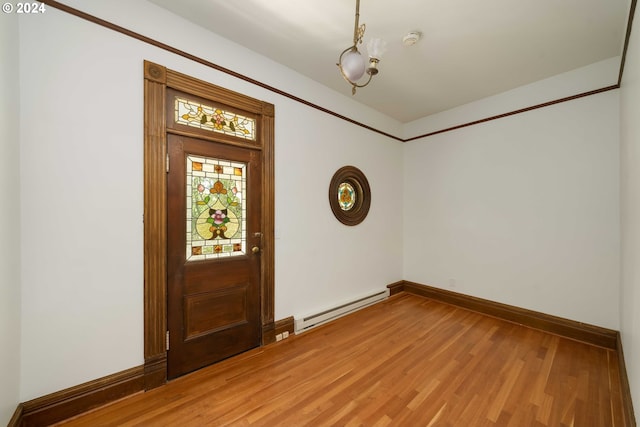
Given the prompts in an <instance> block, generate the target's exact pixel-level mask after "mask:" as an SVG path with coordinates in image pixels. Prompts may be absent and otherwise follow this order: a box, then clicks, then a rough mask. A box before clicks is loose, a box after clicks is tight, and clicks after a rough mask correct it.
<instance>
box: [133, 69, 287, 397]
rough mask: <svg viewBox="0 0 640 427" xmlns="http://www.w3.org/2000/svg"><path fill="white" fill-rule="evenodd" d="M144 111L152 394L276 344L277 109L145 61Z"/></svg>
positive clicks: (147, 347)
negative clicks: (239, 355) (187, 376)
mask: <svg viewBox="0 0 640 427" xmlns="http://www.w3.org/2000/svg"><path fill="white" fill-rule="evenodd" d="M144 105H145V108H144V188H145V192H144V260H145V262H144V358H145V363H144V387H145V390H150V389H152V388H155V387H158V386H160V385H162V384H164V383H165V382H166V380H167V378H173V377H176V376H178V375H181V374H182V373H186V372H189V371H192V370H195V369H198V368H199V367H201V366H205V365H207V364H210V363H213V362H215V361H217V360H220V359H223V358H225V357H228V356H231V355H233V354H236V353H238V352H242V351H244V350H247V349H249V348H252V347H255V346H259V345H265V344H268V343H271V342H275V322H274V267H275V256H274V249H275V248H274V238H275V235H274V227H275V220H274V213H275V206H274V166H275V164H274V120H275V119H274V115H275V111H274V106H273V104H270V103H268V102H265V101H260V100H258V99H254V98H251V97H248V96H246V95H242V94H240V93H237V92H233V91H230V90H228V89H224V88H221V87H219V86H216V85H212V84H210V83H207V82H204V81H202V80H198V79H195V78H193V77H190V76H187V75H185V74H181V73H178V72H176V71H173V70H170V69H167V68H165V67H163V66H161V65H158V64H154V63H152V62H148V61H145V63H144ZM169 157H170V158H169ZM189 168H190V169H189ZM198 169H202V170H198ZM190 171H191V172H193V173H191V172H190ZM196 178H198V179H196ZM242 179H246V182H244V183H243V181H242ZM218 182H220V183H218ZM243 185H244V187H243ZM169 187H170V188H169ZM207 197H208V198H207ZM243 209H244V210H243ZM243 221H244V222H243ZM254 247H255V248H256V250H258V252H257V253H254V252H253V248H254ZM167 334H169V339H167ZM168 341H170V342H168ZM168 344H170V345H168ZM169 365H171V366H169Z"/></svg>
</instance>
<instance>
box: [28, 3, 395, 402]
mask: <svg viewBox="0 0 640 427" xmlns="http://www.w3.org/2000/svg"><path fill="white" fill-rule="evenodd" d="M65 3H68V4H70V5H71V6H74V7H76V8H79V9H82V10H85V11H87V12H89V13H92V14H94V15H98V16H100V17H101V18H104V19H107V20H109V21H112V22H114V23H117V24H120V25H124V26H126V27H128V28H130V29H132V30H133V31H137V32H139V33H142V34H144V35H147V36H151V37H153V38H156V39H158V40H160V41H162V42H165V43H168V44H170V45H172V46H174V47H177V48H179V49H182V50H185V51H187V52H190V53H193V54H196V55H199V56H201V57H203V58H205V59H208V60H210V61H212V62H214V63H217V64H219V65H223V66H225V67H229V68H231V69H233V70H234V71H237V72H240V73H245V74H247V75H250V76H252V73H253V74H255V75H253V76H252V77H255V78H257V79H259V80H261V81H263V82H265V83H267V84H271V85H274V86H276V87H278V88H279V89H281V90H284V91H286V92H289V93H293V94H295V95H297V96H300V97H301V98H303V99H307V100H310V101H312V102H318V103H321V105H322V106H323V107H326V108H329V109H332V110H334V111H337V112H339V113H340V114H344V115H347V116H349V117H352V118H354V119H356V120H360V121H364V122H366V123H368V124H371V125H373V124H376V127H382V128H383V129H384V130H386V131H389V132H392V133H393V132H395V133H397V131H398V129H399V124H398V123H397V122H394V121H392V120H390V119H388V118H385V117H384V116H382V115H380V114H379V113H377V112H375V111H373V110H368V109H364V108H362V107H361V106H359V105H357V104H356V103H355V102H354V101H353V100H351V99H350V98H349V97H347V96H344V95H342V94H338V93H335V92H329V91H327V90H326V89H325V88H324V87H321V86H320V85H318V84H317V83H314V82H312V81H310V80H308V79H306V78H303V77H302V76H300V75H298V74H296V73H294V72H292V71H291V70H288V69H286V68H284V67H282V66H280V65H278V64H275V63H273V62H271V61H269V60H266V59H264V58H262V57H259V56H257V55H255V54H253V53H251V52H249V51H247V50H245V49H243V48H241V47H239V46H237V45H235V44H233V43H230V42H228V41H226V40H224V39H221V38H219V37H217V36H215V35H213V34H211V33H208V32H206V31H204V30H202V29H200V28H198V27H194V26H193V25H191V24H188V23H186V22H184V21H182V20H181V19H178V18H177V17H175V16H173V15H171V14H169V13H167V12H165V11H163V10H161V9H158V8H156V7H155V6H152V5H150V4H148V3H146V2H144V1H124V0H116V1H112V0H99V1H93V2H85V1H80V0H77V1H68V2H65ZM140 17H144V19H140ZM23 24H24V25H21V27H20V52H21V62H20V69H21V73H22V75H21V78H22V79H23V81H24V82H29V84H26V83H25V84H23V86H22V93H21V118H22V121H21V139H20V140H21V161H20V168H21V177H20V190H21V192H22V193H23V194H25V195H26V196H25V197H23V198H22V204H21V208H22V213H23V217H22V218H23V222H22V227H21V232H22V242H23V247H22V257H23V259H24V260H25V263H24V267H23V269H22V292H23V305H22V321H23V327H22V345H23V356H22V366H21V385H22V390H21V396H20V400H22V401H25V400H29V399H32V398H35V397H39V396H42V395H45V394H47V393H51V392H54V391H57V390H61V389H64V388H66V387H70V386H73V385H77V384H80V383H83V382H86V381H89V380H93V379H95V378H99V377H102V376H105V375H108V374H111V373H114V372H118V371H122V370H124V369H128V368H131V367H133V366H137V365H140V364H142V363H143V339H142V337H143V304H142V302H143V283H142V278H143V252H142V244H143V228H142V211H143V201H142V196H143V175H142V172H143V169H142V166H143V159H142V138H143V116H142V113H143V79H142V63H143V60H144V59H148V60H151V61H154V62H157V63H160V64H162V65H165V66H167V67H169V68H172V69H175V70H177V71H180V72H183V73H186V74H189V75H193V76H194V77H197V78H200V79H203V80H205V81H209V82H211V83H214V84H217V85H220V86H224V87H227V88H230V89H232V90H235V91H238V92H242V93H244V94H247V95H249V96H253V97H255V98H258V99H263V100H265V101H268V102H271V103H273V104H275V110H276V129H275V135H276V229H277V236H276V307H275V308H276V319H280V318H284V317H287V316H290V315H294V314H300V313H302V314H304V313H308V312H311V311H314V310H316V309H317V308H318V307H325V306H328V305H333V304H335V303H337V302H340V301H342V300H345V299H350V298H354V297H357V296H360V295H362V294H364V293H368V292H370V291H372V290H382V289H384V288H385V286H386V285H387V284H388V283H391V282H393V281H396V280H398V279H400V278H401V270H402V264H401V262H402V261H401V260H402V245H401V243H400V242H401V239H402V233H401V230H402V209H401V207H400V206H401V204H400V203H399V202H400V201H401V200H402V187H401V181H402V172H401V171H402V144H401V143H399V142H397V141H393V140H390V139H388V138H387V137H384V136H382V135H379V134H376V133H373V132H370V131H367V130H365V129H363V128H360V127H356V126H353V125H351V124H349V123H347V122H344V121H342V120H339V119H337V118H335V117H333V116H330V115H327V114H325V113H321V112H319V111H318V110H315V109H312V108H310V107H307V106H304V105H302V104H299V103H296V102H294V101H291V100H289V99H287V98H284V97H282V96H280V95H276V94H275V93H273V92H270V91H267V90H265V89H262V88H260V87H257V86H253V85H251V84H249V83H246V82H244V81H240V80H238V79H235V78H233V77H230V76H229V75H227V74H223V73H221V72H217V71H215V70H212V69H209V68H207V67H204V66H202V65H200V64H197V63H193V62H190V61H188V60H186V59H183V58H181V57H177V56H175V55H172V54H170V53H168V52H165V51H162V50H160V49H158V48H154V47H151V46H149V45H146V44H144V43H141V42H139V41H136V40H133V39H130V38H127V37H125V36H123V35H120V34H116V33H114V32H112V31H110V30H107V29H104V28H101V27H98V26H96V25H94V24H91V23H89V22H86V21H83V20H81V19H78V18H76V17H73V16H70V15H68V14H65V13H62V12H59V11H57V10H55V9H53V8H49V9H48V10H47V12H46V14H44V15H40V16H38V15H34V16H30V17H29V19H24V23H23ZM43 34H46V37H43ZM347 92H348V91H347ZM345 164H352V165H355V166H357V167H359V168H361V169H362V170H363V171H364V172H365V174H367V176H368V178H369V181H370V184H371V187H372V192H373V195H372V205H371V210H370V213H369V216H368V217H367V219H366V220H365V221H364V222H363V223H362V224H361V225H358V226H356V227H351V228H350V227H345V226H343V225H342V224H340V223H339V222H338V221H337V220H335V219H334V218H333V215H332V213H331V210H330V207H329V202H328V200H327V190H328V185H329V181H330V179H331V176H332V175H333V173H334V172H335V171H336V170H337V169H338V168H339V167H341V166H343V165H345ZM390 210H392V212H393V213H394V214H395V221H393V222H390V221H389V211H390Z"/></svg>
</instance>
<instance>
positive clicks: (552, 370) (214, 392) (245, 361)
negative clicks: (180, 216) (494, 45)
mask: <svg viewBox="0 0 640 427" xmlns="http://www.w3.org/2000/svg"><path fill="white" fill-rule="evenodd" d="M621 399H622V398H621V392H620V378H619V370H618V359H617V356H616V353H615V351H612V350H608V349H604V348H600V347H596V346H593V345H588V344H585V343H581V342H577V341H572V340H569V339H565V338H561V337H558V336H555V335H551V334H548V333H544V332H541V331H538V330H534V329H530V328H527V327H523V326H520V325H516V324H513V323H509V322H505V321H501V320H498V319H494V318H491V317H487V316H484V315H481V314H478V313H475V312H471V311H467V310H464V309H461V308H457V307H455V306H451V305H447V304H443V303H439V302H436V301H433V300H429V299H426V298H423V297H419V296H416V295H410V294H406V293H400V294H398V295H395V296H393V297H391V298H389V299H388V300H386V301H384V302H382V303H379V304H376V305H374V306H371V307H368V308H366V309H363V310H361V311H358V312H356V313H353V314H351V315H349V316H346V317H343V318H341V319H338V320H336V321H334V322H332V323H329V324H327V325H324V326H321V327H318V328H316V329H313V330H311V331H309V332H306V333H304V334H301V335H297V336H293V337H290V338H287V339H285V340H283V341H281V342H278V343H275V344H271V345H269V346H266V347H263V348H261V349H256V350H252V351H249V352H247V353H244V354H242V355H240V356H236V357H234V358H231V359H228V360H225V361H223V362H220V363H218V364H217V365H214V366H210V367H207V368H204V369H201V370H200V371H197V372H195V373H192V374H189V375H186V376H184V377H181V378H178V379H176V380H174V381H172V382H170V383H168V384H167V385H165V386H162V387H160V388H157V389H154V390H152V391H150V392H147V393H140V394H137V395H134V396H131V397H129V398H126V399H124V400H121V401H119V402H115V403H113V404H111V405H108V406H105V407H103V408H99V409H97V410H94V411H92V412H90V413H88V414H84V415H81V416H79V417H76V418H75V419H73V420H68V421H66V422H64V423H61V424H59V425H65V426H181V427H188V426H296V427H297V426H331V425H335V426H411V427H413V426H451V427H475V426H505V427H511V426H513V427H523V426H535V427H541V426H554V427H563V426H575V427H605V426H624V419H623V414H622V400H621Z"/></svg>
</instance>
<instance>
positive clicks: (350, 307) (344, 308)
mask: <svg viewBox="0 0 640 427" xmlns="http://www.w3.org/2000/svg"><path fill="white" fill-rule="evenodd" d="M387 297H389V289H385V290H384V291H380V292H377V293H375V294H372V295H369V296H366V297H363V298H359V299H357V300H355V301H351V302H348V303H346V304H342V305H339V306H337V307H333V308H331V309H329V310H324V311H321V312H320V313H315V314H311V315H308V316H304V317H300V318H298V317H296V318H295V332H296V334H300V333H302V332H304V331H308V330H309V329H311V328H315V327H316V326H320V325H322V324H324V323H327V322H329V321H331V320H334V319H337V318H338V317H342V316H344V315H346V314H349V313H352V312H354V311H356V310H360V309H362V308H364V307H367V306H370V305H372V304H375V303H377V302H380V301H382V300H384V299H386V298H387Z"/></svg>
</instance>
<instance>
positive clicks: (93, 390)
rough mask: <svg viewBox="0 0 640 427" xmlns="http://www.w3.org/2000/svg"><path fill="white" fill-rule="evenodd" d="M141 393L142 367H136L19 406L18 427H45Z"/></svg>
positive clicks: (142, 387)
mask: <svg viewBox="0 0 640 427" xmlns="http://www.w3.org/2000/svg"><path fill="white" fill-rule="evenodd" d="M142 390H144V367H143V366H137V367H135V368H131V369H127V370H126V371H122V372H118V373H116V374H113V375H109V376H106V377H103V378H99V379H97V380H94V381H90V382H87V383H84V384H81V385H78V386H75V387H71V388H68V389H65V390H61V391H58V392H56V393H52V394H49V395H46V396H43V397H39V398H37V399H33V400H30V401H28V402H24V403H22V404H21V406H22V414H21V422H20V423H19V424H16V425H19V426H22V427H30V426H48V425H51V424H54V423H57V422H59V421H62V420H65V419H67V418H71V417H74V416H76V415H79V414H81V413H83V412H86V411H89V410H91V409H94V408H97V407H98V406H102V405H105V404H107V403H110V402H113V401H115V400H118V399H121V398H123V397H125V396H129V395H131V394H134V393H137V392H140V391H142Z"/></svg>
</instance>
